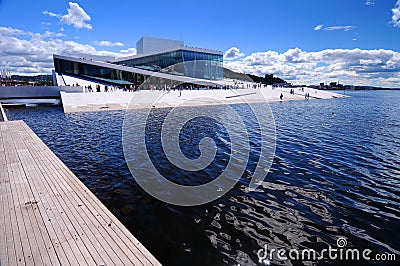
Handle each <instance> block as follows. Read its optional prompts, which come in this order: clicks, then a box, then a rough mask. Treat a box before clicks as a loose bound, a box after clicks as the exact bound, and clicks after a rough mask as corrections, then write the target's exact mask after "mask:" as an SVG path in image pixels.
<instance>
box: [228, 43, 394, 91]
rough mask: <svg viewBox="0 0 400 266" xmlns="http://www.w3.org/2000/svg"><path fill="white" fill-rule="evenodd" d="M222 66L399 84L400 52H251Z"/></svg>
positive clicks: (309, 78)
mask: <svg viewBox="0 0 400 266" xmlns="http://www.w3.org/2000/svg"><path fill="white" fill-rule="evenodd" d="M224 65H225V66H226V67H228V68H230V69H232V70H234V71H238V72H241V73H243V72H245V73H250V74H256V75H260V76H264V75H265V74H271V73H272V74H274V75H275V76H278V77H281V78H283V79H285V80H287V81H289V82H295V83H296V82H299V83H308V84H319V83H320V82H326V81H337V80H339V81H340V82H341V83H344V84H354V85H375V86H388V87H399V84H400V53H399V52H395V51H392V50H384V49H380V50H361V49H326V50H322V51H317V52H306V51H302V50H301V49H299V48H294V49H289V50H287V51H286V52H284V53H278V52H275V51H266V52H258V53H253V54H251V55H249V56H246V57H244V58H241V59H239V60H236V61H225V63H224Z"/></svg>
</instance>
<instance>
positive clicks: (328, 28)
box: [314, 0, 400, 31]
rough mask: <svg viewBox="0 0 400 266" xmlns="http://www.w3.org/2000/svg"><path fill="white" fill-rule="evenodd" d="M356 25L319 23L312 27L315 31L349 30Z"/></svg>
mask: <svg viewBox="0 0 400 266" xmlns="http://www.w3.org/2000/svg"><path fill="white" fill-rule="evenodd" d="M399 1H400V0H399ZM355 28H356V27H355V26H350V25H347V26H328V27H325V26H324V25H323V24H320V25H318V26H315V27H314V30H315V31H318V30H327V31H333V30H344V31H349V30H353V29H355Z"/></svg>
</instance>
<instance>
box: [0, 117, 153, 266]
mask: <svg viewBox="0 0 400 266" xmlns="http://www.w3.org/2000/svg"><path fill="white" fill-rule="evenodd" d="M0 265H1V266H5V265H12V266H14V265H160V263H159V262H158V261H157V260H156V259H155V258H154V257H153V255H152V254H150V252H149V251H148V250H147V249H146V248H145V247H144V246H143V245H142V244H140V243H139V241H138V240H137V239H136V238H135V237H134V236H133V235H132V234H131V233H130V232H129V231H128V230H127V229H126V228H125V227H124V226H123V225H122V224H121V222H119V221H118V220H117V218H116V217H115V216H114V215H113V214H112V213H111V212H110V211H109V210H108V209H107V208H106V207H105V206H104V205H103V204H102V203H101V202H100V201H99V200H98V199H97V198H96V197H95V196H94V195H93V194H92V193H91V192H90V191H89V189H88V188H86V187H85V185H84V184H83V183H82V182H80V181H79V179H78V178H77V177H76V176H75V175H74V174H73V173H72V172H71V171H70V170H69V169H68V168H67V167H66V166H65V165H64V164H63V163H62V162H61V161H60V159H58V158H57V156H55V155H54V153H53V152H51V151H50V149H49V148H48V147H47V146H46V145H45V144H44V143H43V142H42V141H41V140H40V139H39V138H38V137H37V136H36V134H35V133H34V132H33V131H32V130H31V129H30V128H29V127H28V126H27V125H26V124H25V123H24V122H23V121H8V122H1V123H0Z"/></svg>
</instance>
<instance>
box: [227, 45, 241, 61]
mask: <svg viewBox="0 0 400 266" xmlns="http://www.w3.org/2000/svg"><path fill="white" fill-rule="evenodd" d="M243 56H244V53H242V52H240V50H239V48H236V47H232V48H230V49H228V50H227V51H226V52H225V54H224V59H225V60H234V59H238V58H241V57H243Z"/></svg>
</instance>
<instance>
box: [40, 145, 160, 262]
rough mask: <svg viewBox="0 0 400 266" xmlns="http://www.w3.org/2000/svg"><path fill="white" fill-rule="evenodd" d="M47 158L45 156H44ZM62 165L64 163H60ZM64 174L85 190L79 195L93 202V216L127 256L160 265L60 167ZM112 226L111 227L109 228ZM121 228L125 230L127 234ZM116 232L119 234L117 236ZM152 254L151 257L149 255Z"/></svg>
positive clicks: (91, 195) (51, 162)
mask: <svg viewBox="0 0 400 266" xmlns="http://www.w3.org/2000/svg"><path fill="white" fill-rule="evenodd" d="M42 151H43V152H46V153H48V152H51V151H50V150H48V151H45V150H42ZM44 156H45V155H44ZM59 163H60V164H62V162H59ZM51 164H54V161H48V162H47V163H45V164H44V165H46V166H48V165H51ZM58 168H59V169H60V170H61V171H62V172H63V175H64V176H68V177H69V178H71V179H72V180H70V184H71V185H72V186H76V189H82V190H84V193H79V195H80V196H84V198H83V199H82V201H83V202H91V204H94V205H93V206H95V207H94V212H93V215H95V217H98V218H99V219H101V224H102V226H103V227H104V229H105V230H110V229H111V230H113V231H114V232H113V233H111V235H113V236H118V238H115V239H114V241H115V243H116V244H117V245H119V246H120V247H121V249H122V250H124V251H125V253H127V255H128V256H129V257H130V259H131V260H133V261H136V262H137V261H138V260H139V261H141V263H144V264H146V265H159V262H158V261H156V260H155V259H154V260H149V259H147V258H149V257H150V258H154V257H153V256H152V255H151V254H150V253H149V252H148V251H147V250H146V249H145V248H144V247H143V245H141V244H140V242H139V241H138V240H137V239H136V238H134V237H133V236H132V234H131V233H130V232H129V231H128V230H127V229H126V228H125V227H124V226H123V225H122V224H121V223H120V222H119V221H118V220H117V219H116V218H115V216H113V215H112V214H111V213H110V212H109V210H108V209H106V208H105V206H104V205H103V204H102V203H101V202H100V201H99V200H98V199H97V198H95V196H94V195H93V194H92V193H90V192H89V191H88V189H87V188H86V187H84V188H83V187H82V186H84V185H83V183H81V182H80V181H79V180H78V181H79V182H76V177H75V176H74V175H73V173H72V172H71V171H70V170H69V169H68V168H67V167H61V168H60V167H58ZM53 170H55V169H53ZM78 183H79V184H81V185H82V186H77V184H78ZM109 224H111V226H108V225H109ZM121 228H123V229H125V230H126V231H125V234H124V232H123V230H121ZM116 232H118V233H117V234H116ZM127 235H129V236H131V238H129V237H127ZM149 254H150V255H149Z"/></svg>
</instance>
